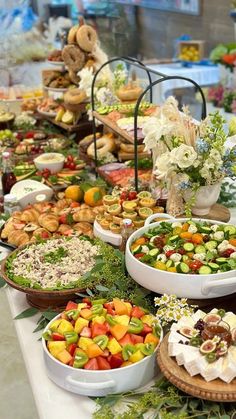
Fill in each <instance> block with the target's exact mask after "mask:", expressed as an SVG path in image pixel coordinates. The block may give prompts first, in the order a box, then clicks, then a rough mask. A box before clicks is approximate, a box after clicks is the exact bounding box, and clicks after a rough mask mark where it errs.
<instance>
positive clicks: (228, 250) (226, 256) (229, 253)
mask: <svg viewBox="0 0 236 419" xmlns="http://www.w3.org/2000/svg"><path fill="white" fill-rule="evenodd" d="M234 252H235V250H234V249H226V250H225V251H224V252H222V253H221V256H223V257H224V258H229V257H230V255H231V253H234Z"/></svg>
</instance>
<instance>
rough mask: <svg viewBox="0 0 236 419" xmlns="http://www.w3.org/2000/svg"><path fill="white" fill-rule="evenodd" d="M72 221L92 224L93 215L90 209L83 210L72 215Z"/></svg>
mask: <svg viewBox="0 0 236 419" xmlns="http://www.w3.org/2000/svg"><path fill="white" fill-rule="evenodd" d="M73 220H74V221H87V222H88V223H93V222H94V220H95V213H94V211H93V210H92V209H90V208H84V209H81V210H80V211H77V212H75V213H74V214H73Z"/></svg>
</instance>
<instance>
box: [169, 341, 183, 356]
mask: <svg viewBox="0 0 236 419" xmlns="http://www.w3.org/2000/svg"><path fill="white" fill-rule="evenodd" d="M183 346H184V345H183V344H182V343H175V342H173V343H169V345H168V355H169V356H177V355H179V354H181V353H182V351H183Z"/></svg>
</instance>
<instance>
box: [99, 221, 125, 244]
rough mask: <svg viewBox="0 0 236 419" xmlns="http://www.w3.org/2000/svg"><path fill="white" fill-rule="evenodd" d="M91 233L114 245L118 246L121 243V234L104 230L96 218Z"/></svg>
mask: <svg viewBox="0 0 236 419" xmlns="http://www.w3.org/2000/svg"><path fill="white" fill-rule="evenodd" d="M93 233H94V236H95V237H98V238H99V239H101V240H103V241H104V242H106V243H110V244H113V245H114V246H120V244H121V240H122V236H121V234H115V233H113V232H112V231H110V230H104V228H102V227H101V226H100V224H98V222H97V221H96V220H95V221H94V225H93Z"/></svg>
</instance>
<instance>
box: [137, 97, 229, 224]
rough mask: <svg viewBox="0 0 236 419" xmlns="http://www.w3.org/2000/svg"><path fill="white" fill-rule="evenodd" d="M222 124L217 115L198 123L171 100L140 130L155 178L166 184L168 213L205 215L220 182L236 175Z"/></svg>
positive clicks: (216, 113)
mask: <svg viewBox="0 0 236 419" xmlns="http://www.w3.org/2000/svg"><path fill="white" fill-rule="evenodd" d="M224 124H225V121H224V119H223V117H222V116H221V115H220V114H219V112H215V113H214V114H210V115H209V116H208V117H207V118H206V119H205V120H204V121H202V122H200V123H199V122H198V121H196V120H194V119H193V118H192V117H191V116H190V114H189V112H188V109H187V108H186V107H183V111H182V112H180V111H179V109H178V102H177V101H176V100H175V99H174V98H173V97H169V98H168V99H167V100H166V102H165V103H164V105H163V106H162V107H160V108H159V110H158V113H157V115H155V116H154V117H152V119H151V121H150V122H149V123H148V124H147V125H146V126H145V127H144V129H143V132H144V135H145V138H144V143H145V148H146V150H151V151H152V153H153V156H154V166H153V173H154V176H155V179H156V180H157V181H162V182H163V180H164V181H165V182H166V185H167V188H168V192H169V196H168V204H167V210H168V212H169V213H170V214H172V215H175V216H176V215H181V214H183V212H184V210H185V212H186V214H187V215H188V216H190V215H191V213H193V214H196V215H206V214H208V213H209V211H210V208H211V206H212V205H213V204H215V203H216V202H217V200H218V197H219V194H220V189H221V183H222V180H223V179H224V177H226V176H227V177H234V176H236V146H234V147H233V148H231V149H227V148H226V145H225V144H226V140H227V134H226V132H225V129H224Z"/></svg>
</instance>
